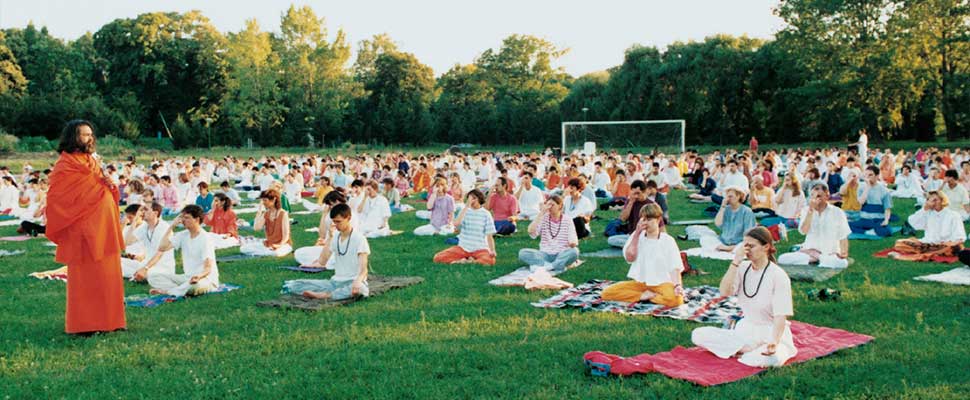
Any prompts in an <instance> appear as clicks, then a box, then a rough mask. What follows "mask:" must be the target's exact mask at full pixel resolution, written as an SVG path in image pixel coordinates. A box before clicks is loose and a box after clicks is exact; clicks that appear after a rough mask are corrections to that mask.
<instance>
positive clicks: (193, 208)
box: [182, 204, 205, 221]
mask: <svg viewBox="0 0 970 400" xmlns="http://www.w3.org/2000/svg"><path fill="white" fill-rule="evenodd" d="M182 214H184V215H188V216H190V217H192V218H195V219H196V220H199V221H202V216H204V215H205V211H204V210H202V207H199V206H197V205H195V204H189V205H187V206H185V208H183V209H182Z"/></svg>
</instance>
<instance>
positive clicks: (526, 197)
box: [519, 186, 544, 215]
mask: <svg viewBox="0 0 970 400" xmlns="http://www.w3.org/2000/svg"><path fill="white" fill-rule="evenodd" d="M542 200H544V197H543V195H542V191H541V190H539V188H537V187H535V186H533V187H532V188H531V189H526V188H525V187H523V188H522V192H521V193H519V211H520V212H521V213H523V214H529V215H535V214H538V213H539V207H540V206H541V205H542Z"/></svg>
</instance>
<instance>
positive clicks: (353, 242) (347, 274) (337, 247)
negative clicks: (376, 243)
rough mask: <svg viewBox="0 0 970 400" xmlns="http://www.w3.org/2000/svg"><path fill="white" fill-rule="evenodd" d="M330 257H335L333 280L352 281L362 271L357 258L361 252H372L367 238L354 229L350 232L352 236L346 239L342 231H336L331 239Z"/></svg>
mask: <svg viewBox="0 0 970 400" xmlns="http://www.w3.org/2000/svg"><path fill="white" fill-rule="evenodd" d="M330 252H331V254H330V257H331V258H333V269H334V274H333V278H330V279H331V280H335V281H352V280H354V279H357V274H359V273H360V265H358V263H357V258H358V256H359V255H361V254H370V245H369V244H368V243H367V238H366V237H364V235H363V234H362V233H361V232H359V231H358V230H357V229H354V230H353V231H352V232H351V233H350V238H349V239H346V240H344V239H343V238H341V233H339V232H335V233H334V235H333V238H332V239H330Z"/></svg>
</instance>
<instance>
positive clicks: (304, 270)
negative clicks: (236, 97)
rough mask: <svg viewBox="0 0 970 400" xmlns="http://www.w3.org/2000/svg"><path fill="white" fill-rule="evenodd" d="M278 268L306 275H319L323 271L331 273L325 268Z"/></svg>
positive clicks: (298, 266) (290, 266)
mask: <svg viewBox="0 0 970 400" xmlns="http://www.w3.org/2000/svg"><path fill="white" fill-rule="evenodd" d="M279 268H280V269H288V270H290V271H297V272H306V273H308V274H316V273H320V272H323V271H332V270H328V269H326V268H311V267H304V266H300V265H297V266H292V265H287V266H283V267H279Z"/></svg>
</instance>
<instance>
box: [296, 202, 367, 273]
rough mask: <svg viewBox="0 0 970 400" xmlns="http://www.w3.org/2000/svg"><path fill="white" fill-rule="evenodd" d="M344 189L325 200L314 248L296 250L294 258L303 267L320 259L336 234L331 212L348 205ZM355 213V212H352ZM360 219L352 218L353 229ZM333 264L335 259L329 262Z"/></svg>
mask: <svg viewBox="0 0 970 400" xmlns="http://www.w3.org/2000/svg"><path fill="white" fill-rule="evenodd" d="M342 190H343V189H337V190H334V191H332V192H330V193H327V196H326V197H324V199H323V207H324V208H323V214H321V215H320V224H319V225H318V226H317V235H318V237H317V241H316V243H315V244H314V245H313V246H306V247H301V248H299V249H296V251H294V252H293V258H295V259H296V262H298V263H299V264H300V265H301V266H304V267H305V266H308V265H310V264H312V263H313V261H314V260H317V259H319V258H320V254H321V253H322V252H323V247H324V246H326V245H327V243H330V238H331V237H332V236H333V234H334V232H336V228H335V227H334V225H333V220H331V219H330V210H332V209H333V207H334V206H336V205H337V204H347V198H346V197H345V196H344V194H343V192H342ZM351 213H353V210H351ZM358 220H359V218H351V219H350V224H351V226H352V228H353V229H355V230H357V229H358V227H359V226H358ZM329 263H330V264H333V258H331V259H330V261H329ZM326 268H328V269H330V268H333V266H332V265H329V264H328V265H327V266H326Z"/></svg>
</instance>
